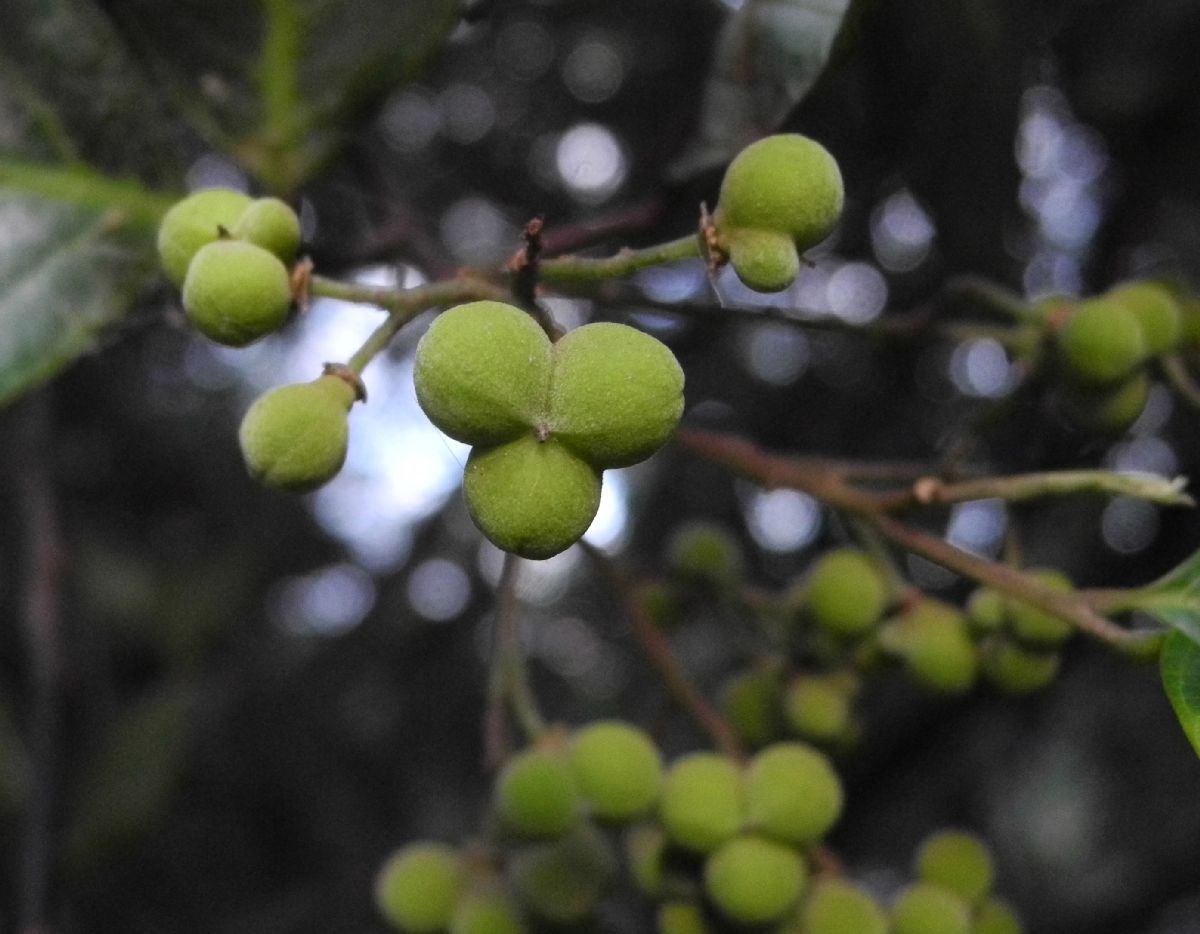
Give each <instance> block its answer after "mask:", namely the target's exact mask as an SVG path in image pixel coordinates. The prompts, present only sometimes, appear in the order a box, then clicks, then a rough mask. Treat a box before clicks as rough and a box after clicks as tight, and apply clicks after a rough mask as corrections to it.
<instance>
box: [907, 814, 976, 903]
mask: <svg viewBox="0 0 1200 934" xmlns="http://www.w3.org/2000/svg"><path fill="white" fill-rule="evenodd" d="M916 870H917V877H918V878H919V879H921V880H922V881H923V882H929V883H932V884H933V885H937V886H941V887H942V888H944V889H946V890H947V891H949V892H953V893H954V894H955V895H958V896H959V897H961V898H963V899H965V900H966V901H967V902H968V903H970V904H976V903H978V902H979V901H981V900H982V899H983V897H984V896H985V895H987V894H988V892H990V891H991V890H992V882H993V881H994V880H995V876H996V867H995V865H994V863H993V862H992V854H991V852H990V851H989V850H988V848H987V847H986V846H984V844H983V842H982V841H980V840H979V839H978V838H976V837H974V836H972V835H971V834H969V833H964V832H963V831H961V830H941V831H938V832H937V833H935V834H933V835H931V836H930V837H928V838H927V839H926V840H925V841H924V842H923V843H922V844H921V846H920V848H919V849H918V850H917V859H916Z"/></svg>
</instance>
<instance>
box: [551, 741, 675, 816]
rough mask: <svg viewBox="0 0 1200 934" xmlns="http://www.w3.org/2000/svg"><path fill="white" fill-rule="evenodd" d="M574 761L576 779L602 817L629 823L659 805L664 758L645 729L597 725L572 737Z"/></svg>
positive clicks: (596, 812) (570, 756) (573, 769)
mask: <svg viewBox="0 0 1200 934" xmlns="http://www.w3.org/2000/svg"><path fill="white" fill-rule="evenodd" d="M568 757H569V760H570V763H571V772H572V774H573V775H574V777H575V781H576V782H577V784H578V786H579V789H580V791H581V793H582V794H583V797H584V798H585V799H586V800H587V802H588V803H589V804H590V805H591V808H592V813H593V814H595V815H596V816H597V817H599V818H601V819H603V820H609V821H629V820H632V819H633V818H635V817H639V816H640V815H642V814H644V813H646V812H647V811H648V810H650V809H651V808H652V807H654V805H655V804H656V803H657V802H658V796H659V794H660V792H661V791H662V783H663V768H662V758H661V757H660V756H659V753H658V747H657V746H655V745H654V743H653V741H652V740H651V739H650V737H649V736H647V735H646V733H645V732H644V731H643V730H640V729H638V728H637V727H635V726H631V725H630V724H628V723H621V722H619V721H616V720H607V721H601V722H599V723H593V724H591V725H589V726H587V727H584V728H583V729H582V730H580V731H579V732H578V733H576V734H575V736H574V737H573V738H572V740H571V745H570V749H569V751H568Z"/></svg>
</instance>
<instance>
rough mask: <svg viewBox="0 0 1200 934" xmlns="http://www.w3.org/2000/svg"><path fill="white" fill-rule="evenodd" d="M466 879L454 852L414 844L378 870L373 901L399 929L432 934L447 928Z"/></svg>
mask: <svg viewBox="0 0 1200 934" xmlns="http://www.w3.org/2000/svg"><path fill="white" fill-rule="evenodd" d="M466 882H467V873H466V869H465V868H464V866H463V862H462V859H461V858H460V857H459V855H458V853H457V852H456V851H454V850H453V849H451V848H450V847H448V846H444V845H443V844H440V843H413V844H410V845H409V846H406V847H404V849H402V850H400V851H399V852H397V853H396V854H395V855H394V856H392V858H391V859H389V860H388V861H387V862H386V863H384V865H383V868H382V869H381V870H380V871H379V875H378V877H377V878H376V880H375V904H376V905H377V906H378V908H379V911H380V913H381V914H382V915H383V916H384V917H385V918H386V919H387V920H388V921H389V922H390V923H391V924H393V925H395V926H396V927H397V928H399V929H400V930H401V931H405V932H407V934H435V932H437V931H444V930H446V928H447V927H449V925H450V920H451V918H453V916H454V910H455V907H456V906H457V904H458V900H459V898H460V897H461V896H462V893H463V890H464V888H465V887H466Z"/></svg>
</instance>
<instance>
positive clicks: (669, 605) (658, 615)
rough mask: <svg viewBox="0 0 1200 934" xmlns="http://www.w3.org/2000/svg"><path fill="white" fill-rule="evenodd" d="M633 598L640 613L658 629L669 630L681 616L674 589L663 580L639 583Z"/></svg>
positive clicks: (681, 610)
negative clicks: (638, 605)
mask: <svg viewBox="0 0 1200 934" xmlns="http://www.w3.org/2000/svg"><path fill="white" fill-rule="evenodd" d="M634 590H635V596H636V598H637V601H638V603H639V604H640V605H641V608H642V611H643V612H644V613H645V614H646V615H647V616H648V617H649V618H650V621H651V622H652V623H654V625H655V626H657V627H658V628H659V629H671V628H672V627H674V626H675V625H676V624H677V623H678V622H679V621H680V619H681V618H682V616H683V608H682V607H681V606H680V605H679V595H678V594H677V593H676V590H675V587H674V586H673V585H671V584H669V583H668V582H667V581H664V580H644V581H639V582H638V584H637V585H636V587H635V588H634Z"/></svg>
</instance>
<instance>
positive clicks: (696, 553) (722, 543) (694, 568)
mask: <svg viewBox="0 0 1200 934" xmlns="http://www.w3.org/2000/svg"><path fill="white" fill-rule="evenodd" d="M667 564H668V565H669V566H670V568H671V570H673V571H674V572H675V573H676V574H679V575H680V576H681V577H687V578H691V579H693V580H698V581H706V582H708V583H710V584H715V585H717V586H719V587H724V586H729V585H730V584H733V583H735V582H736V581H737V579H738V578H739V577H741V575H742V570H743V567H744V559H743V558H742V549H741V546H740V545H739V544H738V541H737V539H736V538H735V537H734V536H733V534H732V533H731V532H730V531H729V530H728V529H726V528H725V527H724V526H721V525H718V524H717V523H715V522H709V521H706V520H704V519H693V520H691V521H690V522H685V523H683V524H681V525H679V526H677V527H676V528H675V530H674V531H673V532H672V533H671V539H670V541H669V542H668V543H667Z"/></svg>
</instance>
